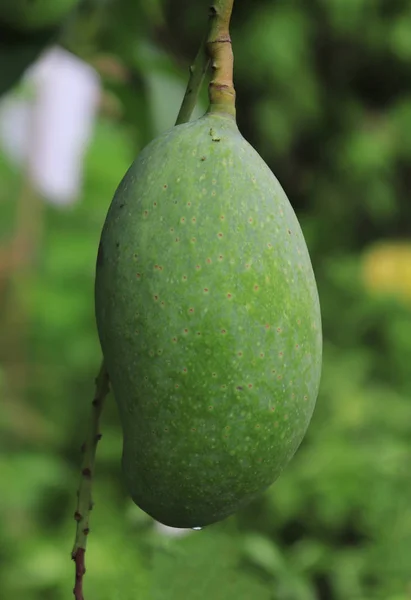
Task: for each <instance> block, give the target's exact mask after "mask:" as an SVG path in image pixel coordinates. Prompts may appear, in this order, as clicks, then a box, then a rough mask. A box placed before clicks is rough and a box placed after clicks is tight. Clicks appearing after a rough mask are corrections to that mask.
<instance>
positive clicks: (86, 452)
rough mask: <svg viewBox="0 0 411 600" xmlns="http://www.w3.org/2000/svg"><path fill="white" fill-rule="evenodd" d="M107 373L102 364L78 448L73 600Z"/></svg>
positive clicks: (78, 594) (79, 580)
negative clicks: (80, 456) (87, 424)
mask: <svg viewBox="0 0 411 600" xmlns="http://www.w3.org/2000/svg"><path fill="white" fill-rule="evenodd" d="M109 387H110V386H109V379H108V373H107V370H106V367H105V364H104V362H103V363H102V365H101V367H100V372H99V374H98V376H97V379H96V392H95V396H94V399H93V402H92V403H91V419H90V429H89V432H88V436H87V439H86V441H85V443H84V444H83V445H82V447H81V451H82V453H83V462H82V466H81V479H80V485H79V489H78V492H77V508H76V512H75V513H74V518H75V520H76V521H77V529H76V539H75V542H74V548H73V551H72V553H71V557H72V559H73V560H74V562H75V564H76V579H75V585H74V590H73V593H74V597H75V599H76V600H84V596H83V576H84V573H85V572H86V567H85V562H84V555H85V552H86V545H87V536H88V533H89V531H90V511H91V509H92V508H93V501H92V481H93V476H94V464H95V458H96V449H97V444H98V442H99V440H100V439H101V433H100V431H99V429H100V416H101V412H102V410H103V405H104V400H105V398H106V396H107V394H108V392H109Z"/></svg>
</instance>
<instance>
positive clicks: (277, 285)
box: [95, 112, 322, 528]
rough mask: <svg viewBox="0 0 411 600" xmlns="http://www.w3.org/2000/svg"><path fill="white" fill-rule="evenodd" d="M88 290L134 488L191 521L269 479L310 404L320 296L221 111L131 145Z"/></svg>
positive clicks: (298, 240)
mask: <svg viewBox="0 0 411 600" xmlns="http://www.w3.org/2000/svg"><path fill="white" fill-rule="evenodd" d="M95 302H96V319H97V326H98V332H99V337H100V341H101V346H102V350H103V354H104V358H105V361H106V366H107V369H108V373H109V377H110V380H111V384H112V389H113V392H114V396H115V398H116V401H117V404H118V408H119V413H120V419H121V423H122V428H123V433H124V445H123V459H122V467H123V472H124V476H125V481H126V485H127V487H128V490H129V491H130V494H131V496H132V498H133V500H134V501H135V503H136V504H137V505H138V506H140V507H141V508H142V509H143V510H144V511H146V512H147V513H148V514H150V515H151V516H152V517H154V518H155V519H157V520H158V521H161V522H162V523H164V524H166V525H169V526H173V527H183V528H188V527H193V528H194V527H202V526H204V525H207V524H211V523H214V522H216V521H219V520H222V519H224V518H225V517H227V516H229V515H230V514H232V513H234V512H235V511H237V510H238V509H239V508H241V507H243V506H244V505H246V504H247V503H248V502H250V500H252V499H253V498H255V497H256V496H258V495H259V494H260V493H261V492H262V491H264V490H265V489H266V488H267V487H268V486H270V485H271V484H272V483H273V482H274V481H275V480H276V478H277V477H278V476H279V474H280V473H281V471H282V470H283V469H284V467H285V465H286V464H287V463H288V461H289V460H290V459H291V457H292V456H293V455H294V453H295V451H296V450H297V448H298V446H299V445H300V443H301V441H302V439H303V436H304V434H305V432H306V429H307V427H308V424H309V421H310V419H311V416H312V413H313V409H314V406H315V402H316V398H317V393H318V388H319V382H320V372H321V355H322V337H321V318H320V306H319V300H318V294H317V288H316V284H315V279H314V274H313V270H312V266H311V262H310V258H309V255H308V251H307V247H306V244H305V241H304V238H303V234H302V231H301V228H300V226H299V223H298V221H297V218H296V216H295V213H294V211H293V209H292V207H291V205H290V203H289V201H288V199H287V197H286V195H285V193H284V191H283V189H282V188H281V186H280V184H279V183H278V181H277V179H276V178H275V176H274V175H273V173H272V172H271V171H270V169H269V168H268V166H267V165H266V164H265V163H264V161H263V160H262V159H261V157H260V156H259V155H258V154H257V152H256V151H255V150H254V149H253V148H252V147H251V145H250V144H249V143H248V142H247V141H246V140H245V139H244V138H243V137H242V135H241V133H240V132H239V130H238V128H237V125H236V121H235V119H234V118H233V117H231V116H229V115H225V114H214V113H213V112H208V113H207V114H206V115H205V116H204V117H202V118H200V119H198V120H196V121H193V122H190V123H186V124H183V125H179V126H176V127H174V128H172V129H171V130H169V131H167V132H166V133H164V134H162V135H160V136H159V137H157V138H156V139H155V140H153V141H152V142H151V143H150V144H149V145H148V146H147V147H146V148H145V149H144V150H143V151H142V152H141V154H140V155H139V156H138V158H137V159H136V161H135V162H134V163H133V165H132V166H131V168H130V169H129V171H128V172H127V173H126V175H125V177H124V179H123V180H122V182H121V184H120V186H119V188H118V189H117V191H116V194H115V196H114V199H113V201H112V204H111V206H110V208H109V211H108V215H107V218H106V221H105V224H104V227H103V232H102V236H101V242H100V246H99V252H98V259H97V269H96V284H95Z"/></svg>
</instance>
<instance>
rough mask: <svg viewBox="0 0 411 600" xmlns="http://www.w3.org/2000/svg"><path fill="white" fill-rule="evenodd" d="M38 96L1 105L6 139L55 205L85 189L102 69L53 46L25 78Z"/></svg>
mask: <svg viewBox="0 0 411 600" xmlns="http://www.w3.org/2000/svg"><path fill="white" fill-rule="evenodd" d="M24 85H26V86H28V87H29V88H31V89H32V90H33V98H32V99H24V98H20V97H18V96H17V95H15V94H11V95H9V96H8V97H6V99H5V100H3V101H2V103H1V106H0V143H1V145H2V146H3V149H4V151H5V152H6V153H7V154H8V156H9V157H10V159H11V160H13V161H14V162H17V163H19V164H20V165H21V166H22V167H23V168H24V169H25V170H26V171H27V173H28V176H29V177H30V179H31V181H32V183H33V185H34V187H35V189H36V190H37V191H38V192H39V193H40V194H41V195H42V196H44V198H45V199H46V200H48V201H50V202H52V203H53V204H59V205H65V204H71V203H73V202H75V201H76V200H77V198H78V197H79V195H80V193H81V187H82V176H83V161H84V155H85V152H86V150H87V147H88V143H89V141H90V138H91V136H92V133H93V126H94V122H95V119H96V116H97V111H98V107H99V102H100V93H101V85H100V78H99V76H98V74H97V72H96V71H95V70H94V69H93V68H92V67H91V66H90V65H88V64H87V63H85V62H84V61H82V60H81V59H79V58H77V57H76V56H74V55H73V54H71V53H70V52H68V51H66V50H64V49H62V48H60V47H57V46H56V47H53V48H50V49H49V50H48V51H46V52H45V53H44V54H43V55H42V56H41V57H40V59H39V60H38V61H37V62H36V63H35V64H34V65H33V66H32V67H31V68H30V69H29V71H28V72H27V75H26V77H25V81H24V82H23V86H24Z"/></svg>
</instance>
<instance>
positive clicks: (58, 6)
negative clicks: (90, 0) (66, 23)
mask: <svg viewBox="0 0 411 600" xmlns="http://www.w3.org/2000/svg"><path fill="white" fill-rule="evenodd" d="M78 2H79V0H1V2H0V21H2V22H3V23H6V24H7V25H9V26H10V27H13V28H14V29H16V30H17V31H34V30H40V29H45V28H50V27H53V26H55V25H58V24H59V23H61V21H63V19H64V18H65V17H66V16H67V15H68V14H69V13H70V12H71V11H72V10H73V9H74V7H75V6H76V5H77V4H78Z"/></svg>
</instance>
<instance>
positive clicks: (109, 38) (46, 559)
mask: <svg viewBox="0 0 411 600" xmlns="http://www.w3.org/2000/svg"><path fill="white" fill-rule="evenodd" d="M206 13H207V2H200V0H199V1H198V2H196V3H185V2H183V0H168V1H166V0H163V1H161V0H156V2H154V1H152V2H143V1H142V0H140V1H132V0H117V1H116V0H112V1H111V2H110V1H106V2H101V3H100V4H99V3H97V2H88V3H87V2H85V3H84V5H82V8H81V10H80V12H79V14H78V16H77V18H76V19H74V20H73V21H71V22H70V23H69V24H68V26H67V29H66V31H65V33H64V35H63V37H62V43H64V45H65V46H66V47H67V48H69V49H70V50H72V51H74V52H76V53H78V54H79V55H80V56H83V57H85V58H87V59H90V60H94V59H95V57H96V55H101V54H107V53H108V54H111V55H114V56H115V57H116V58H117V59H118V60H120V61H121V63H122V64H123V65H124V67H125V69H126V70H127V73H128V75H127V77H126V79H125V80H124V79H121V78H118V79H116V78H113V77H110V76H106V77H105V80H104V84H105V89H106V92H107V94H110V97H111V98H115V99H116V103H117V104H116V106H117V107H120V113H118V112H116V113H115V115H114V116H108V115H101V116H100V118H99V120H98V123H97V126H96V129H95V133H94V138H93V141H92V144H91V147H90V149H89V152H88V155H87V160H86V164H85V183H84V190H83V193H82V198H81V201H80V202H79V203H78V204H77V205H75V206H74V207H69V208H68V209H65V210H58V209H56V208H53V207H51V206H46V205H44V206H39V205H37V207H36V211H37V212H36V215H37V216H36V219H37V220H38V223H39V227H38V231H37V237H36V253H34V254H33V256H34V262H32V263H31V264H30V265H29V266H28V267H27V266H26V267H21V265H20V266H19V267H15V266H14V267H13V268H10V257H11V256H14V254H12V252H11V248H14V246H11V244H12V242H13V240H14V242H16V239H17V242H18V243H19V244H20V246H23V249H24V240H23V242H22V241H21V240H20V239H19V237H18V234H19V229H18V226H19V221H18V220H17V221H16V214H17V213H18V207H19V205H21V204H22V203H23V204H24V202H25V201H26V200H27V199H26V200H25V198H24V194H25V193H26V192H24V188H22V185H23V184H22V173H20V172H19V171H18V170H17V169H16V168H15V167H14V166H13V165H12V164H10V163H9V161H8V160H7V159H6V157H5V156H1V155H0V180H1V186H0V235H1V247H0V248H1V251H2V254H0V331H1V338H0V393H1V397H2V402H1V407H0V433H1V435H0V481H1V482H2V493H1V495H0V514H1V517H0V597H2V598H13V600H23V599H24V600H40V598H41V599H42V600H44V599H46V600H48V599H50V600H60V599H61V600H63V598H69V597H70V594H71V588H72V587H73V578H74V577H73V573H74V569H73V565H72V564H71V562H70V550H71V546H72V543H73V540H74V530H75V527H74V525H75V524H74V521H73V519H72V514H73V511H74V506H75V490H76V486H77V483H78V476H79V465H80V453H79V448H80V445H81V443H82V441H83V437H84V435H85V432H86V428H87V420H88V416H89V404H90V400H91V397H92V393H93V379H94V377H95V375H96V372H97V369H98V366H99V362H100V349H99V344H98V339H97V333H96V328H95V323H94V314H93V283H94V282H93V278H94V265H95V258H96V250H97V245H98V239H99V235H100V230H101V227H102V223H103V220H104V217H105V213H106V211H107V208H108V205H109V203H110V201H111V198H112V195H113V193H114V190H115V188H116V186H117V184H118V182H119V180H120V179H121V177H122V176H123V174H124V172H125V170H126V169H127V168H128V166H129V164H130V162H131V161H132V159H133V157H134V155H135V154H136V153H137V152H138V151H139V150H140V149H141V148H142V146H143V145H144V144H145V143H147V142H148V141H149V140H150V139H151V138H152V137H153V136H154V135H155V134H157V133H158V132H159V131H162V130H164V129H165V128H167V127H170V126H172V125H173V122H174V119H175V116H176V114H177V112H178V108H179V103H180V101H181V98H182V95H183V92H184V87H185V81H186V74H187V67H188V65H189V63H190V60H191V59H192V58H193V56H194V54H195V52H196V50H197V46H198V43H199V40H200V39H201V37H202V35H203V33H204V28H205V15H206ZM410 15H411V2H410V1H409V0H310V1H308V0H294V1H290V0H287V1H286V0H277V1H276V2H273V1H272V0H255V1H254V2H251V1H250V2H240V1H239V0H237V3H236V5H235V7H234V15H233V24H232V38H233V45H234V54H235V81H236V88H237V95H238V122H239V127H240V129H241V131H242V132H243V134H244V136H245V137H246V138H247V139H248V140H249V141H250V142H251V143H252V144H253V146H254V147H255V148H256V149H257V150H258V151H259V152H260V154H261V155H262V156H263V158H264V159H265V160H266V162H267V163H268V164H269V165H270V167H271V168H272V169H273V171H274V172H275V173H276V175H277V176H278V178H279V180H280V181H281V183H282V185H283V186H284V188H285V189H286V191H287V193H288V195H289V198H290V201H291V203H292V205H293V207H294V209H295V211H296V213H297V215H298V218H299V219H300V222H301V224H302V227H303V230H304V233H305V235H306V240H307V243H308V246H309V249H310V253H311V256H312V261H313V266H314V270H315V273H316V276H317V281H318V286H319V292H320V299H321V305H322V313H323V329H324V344H325V348H324V369H323V379H322V386H321V391H320V396H319V399H318V403H317V409H316V411H315V414H314V418H313V420H312V423H311V426H310V428H309V432H308V434H307V436H306V439H305V440H304V442H303V444H302V446H301V448H300V450H299V451H298V452H297V454H296V456H295V458H294V459H293V461H292V462H291V464H290V465H289V467H288V468H287V469H286V471H285V472H284V474H283V475H282V476H281V478H280V479H279V480H278V482H277V483H276V484H275V485H274V486H272V488H271V489H270V490H269V491H268V492H266V493H265V494H264V495H263V496H262V497H261V498H260V499H259V500H257V501H255V502H254V503H253V504H252V505H250V506H249V507H248V508H246V509H245V510H243V511H241V513H239V514H238V515H236V516H234V517H232V518H230V519H228V520H227V521H226V522H224V523H221V524H218V525H215V526H213V527H210V528H208V529H206V530H205V531H202V532H192V533H189V534H188V535H187V536H185V537H168V536H165V535H164V534H163V533H161V532H160V531H158V530H157V529H156V528H155V527H154V526H153V522H152V520H151V519H150V518H149V517H148V516H146V515H145V514H144V513H142V511H140V510H139V509H138V508H137V507H136V506H134V505H133V504H132V502H131V501H130V499H129V498H128V497H127V494H126V492H125V489H124V487H123V484H122V481H121V473H120V455H121V431H120V428H119V422H118V416H117V412H116V408H115V405H114V402H113V399H112V398H110V401H109V402H108V404H107V407H106V410H105V413H104V417H103V440H102V442H101V445H100V446H99V449H98V462H97V480H96V482H95V490H94V500H95V510H94V511H93V513H92V522H91V525H92V532H91V535H90V539H89V545H88V551H87V561H86V562H87V575H86V578H85V592H86V599H87V600H93V599H97V598H98V599H99V600H116V599H121V600H131V599H135V598H138V599H140V598H141V599H145V598H153V599H154V600H173V599H175V598H179V599H181V598H188V599H190V600H191V599H192V600H197V599H198V600H200V599H201V600H206V599H207V600H208V599H209V598H215V599H216V600H217V599H218V600H220V598H221V600H231V599H233V600H234V599H235V600H237V599H238V600H241V599H243V598H244V599H251V598H256V599H259V600H265V599H267V600H315V599H319V600H351V599H353V600H409V599H410V598H411V478H410V465H411V444H410V440H411V402H410V399H411V368H410V365H411V360H410V357H411V295H409V296H408V302H407V298H405V299H404V297H403V296H402V297H398V295H397V294H396V292H395V286H391V288H392V289H391V291H390V289H388V293H387V290H386V291H385V293H378V285H377V286H373V287H372V286H371V287H372V289H371V288H370V287H369V286H368V284H367V282H369V280H370V275H369V273H368V275H367V272H366V265H365V263H364V260H363V256H364V253H365V252H366V251H368V249H369V248H370V247H372V245H373V244H374V243H375V242H377V241H380V240H382V241H384V240H401V239H402V240H405V242H407V239H408V240H409V237H410V224H411V204H410V202H409V189H410V183H411V179H410V173H411V170H410V158H411V142H410V140H411V78H410V76H409V73H410V68H411V36H410V35H409V31H410V25H411V17H410ZM204 102H205V95H204V94H203V95H202V106H203V108H204V106H205V104H204ZM198 114H201V108H199V111H198ZM22 190H23V191H22ZM34 202H35V201H34V200H33V203H34ZM30 210H31V211H33V210H34V209H33V206H32V208H31V209H30ZM16 223H17V225H16ZM20 226H21V223H20ZM14 242H13V243H14ZM17 242H16V243H17ZM26 251H27V249H26ZM386 252H389V249H387V250H386ZM377 266H378V265H377ZM407 276H408V277H410V275H409V271H408V275H407V273H403V272H401V271H400V272H399V274H398V277H397V278H400V279H402V280H403V279H404V278H405V277H407ZM382 277H383V278H384V277H385V275H384V273H382ZM385 287H386V288H387V286H385ZM388 288H390V286H388ZM408 289H411V287H410V286H409V288H408Z"/></svg>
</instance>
